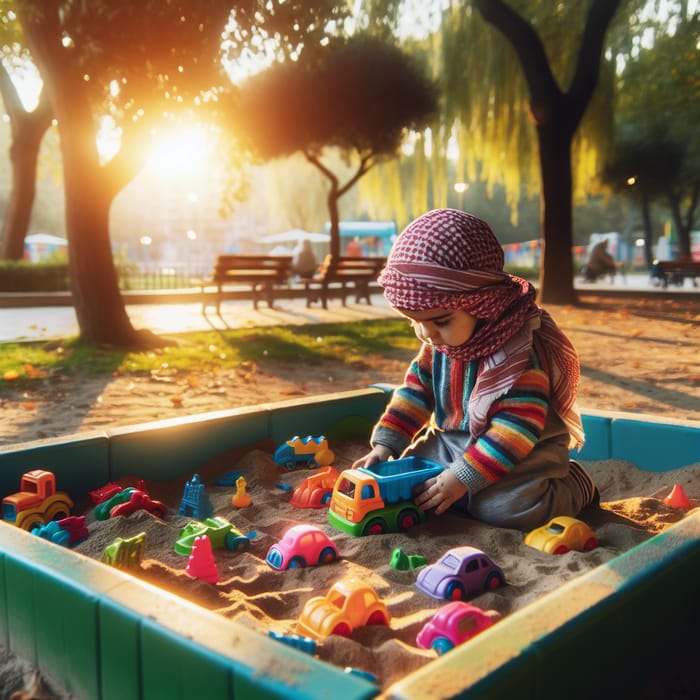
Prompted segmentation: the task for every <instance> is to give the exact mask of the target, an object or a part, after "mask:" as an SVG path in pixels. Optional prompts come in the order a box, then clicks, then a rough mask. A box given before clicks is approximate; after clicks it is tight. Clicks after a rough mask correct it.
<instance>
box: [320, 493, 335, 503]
mask: <svg viewBox="0 0 700 700" xmlns="http://www.w3.org/2000/svg"><path fill="white" fill-rule="evenodd" d="M332 497H333V492H332V491H329V492H328V493H324V494H323V496H321V505H322V506H327V505H328V502H329V501H330V500H331V498H332Z"/></svg>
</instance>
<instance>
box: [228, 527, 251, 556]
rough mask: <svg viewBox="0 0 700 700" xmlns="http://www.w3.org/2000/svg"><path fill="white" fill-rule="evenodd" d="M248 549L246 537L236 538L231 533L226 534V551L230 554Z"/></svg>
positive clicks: (248, 542) (248, 541)
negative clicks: (230, 552)
mask: <svg viewBox="0 0 700 700" xmlns="http://www.w3.org/2000/svg"><path fill="white" fill-rule="evenodd" d="M249 548H250V540H249V539H248V538H247V537H236V535H234V534H232V533H230V532H229V533H227V534H226V549H228V550H230V551H232V552H243V551H245V550H246V549H249Z"/></svg>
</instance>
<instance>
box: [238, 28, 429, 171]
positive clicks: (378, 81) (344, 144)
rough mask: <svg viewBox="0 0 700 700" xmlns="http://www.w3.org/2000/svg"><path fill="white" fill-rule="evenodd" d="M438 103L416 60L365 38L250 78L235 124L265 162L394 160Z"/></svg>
mask: <svg viewBox="0 0 700 700" xmlns="http://www.w3.org/2000/svg"><path fill="white" fill-rule="evenodd" d="M436 100H437V90H436V86H435V85H434V84H433V83H432V81H431V80H430V79H429V78H428V77H427V75H426V73H425V71H424V70H423V69H422V68H421V66H420V65H419V64H418V62H417V61H416V60H415V59H413V58H412V57H410V56H408V55H407V54H405V53H403V52H402V51H401V50H399V49H398V48H396V47H394V46H392V45H391V44H387V43H386V42H384V41H381V40H377V39H375V38H373V37H370V36H367V35H358V36H355V37H352V38H350V39H348V40H347V41H333V42H331V43H330V45H329V46H328V48H326V49H325V50H323V51H322V52H321V51H318V52H315V53H313V54H312V55H310V56H308V55H307V54H306V53H304V54H302V57H301V58H300V59H299V60H298V61H296V62H291V61H288V62H284V63H279V64H276V65H274V66H272V67H271V68H269V69H267V70H266V71H263V72H261V73H259V74H257V75H255V76H253V77H252V78H250V79H248V80H247V81H246V82H245V83H244V84H243V85H242V86H241V95H240V98H239V101H238V102H237V104H236V115H235V116H234V122H235V124H236V125H237V126H238V127H239V129H240V131H241V133H242V134H244V135H245V136H246V137H247V139H248V144H249V145H250V147H251V149H252V150H253V151H255V152H256V153H258V154H259V155H260V156H261V157H262V158H263V159H265V160H267V159H270V158H277V157H280V156H286V155H290V154H292V153H295V152H297V151H302V152H308V153H311V154H314V155H318V154H320V153H321V152H322V151H323V149H324V148H325V147H327V146H337V147H338V148H340V149H342V150H344V151H346V152H348V153H352V152H357V153H359V154H361V155H363V154H372V155H374V156H381V155H389V156H393V155H395V154H396V152H397V150H398V148H399V146H400V145H401V142H402V140H403V138H404V135H405V133H406V130H407V129H420V128H422V127H424V126H425V125H426V123H427V120H428V119H430V117H431V116H432V115H433V114H434V112H435V110H436V107H437V102H436Z"/></svg>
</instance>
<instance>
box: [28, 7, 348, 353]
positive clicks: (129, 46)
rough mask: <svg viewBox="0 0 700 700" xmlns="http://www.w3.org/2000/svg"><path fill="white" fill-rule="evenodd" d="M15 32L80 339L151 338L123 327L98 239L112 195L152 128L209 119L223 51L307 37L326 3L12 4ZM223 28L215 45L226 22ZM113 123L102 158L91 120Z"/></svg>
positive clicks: (331, 11)
mask: <svg viewBox="0 0 700 700" xmlns="http://www.w3.org/2000/svg"><path fill="white" fill-rule="evenodd" d="M16 11H17V15H18V17H19V19H20V23H21V26H22V31H23V35H24V38H25V41H26V45H27V48H28V49H29V50H30V52H31V55H32V59H33V61H34V62H35V64H36V65H37V67H38V69H39V72H40V74H41V77H42V80H43V82H44V86H45V89H46V91H47V94H48V97H49V102H50V104H51V107H52V109H53V112H54V115H55V117H56V119H57V121H58V129H59V134H60V140H61V155H62V159H63V176H64V187H65V197H66V230H67V235H68V245H69V261H70V276H71V285H72V292H73V300H74V304H75V309H76V315H77V318H78V324H79V326H80V334H81V338H82V340H84V341H86V342H92V343H110V344H112V345H118V346H128V347H133V346H140V347H143V346H147V345H150V344H162V343H163V341H162V340H161V339H157V338H155V337H154V336H152V334H149V333H145V332H137V331H135V330H134V328H133V327H132V325H131V322H130V320H129V317H128V315H127V313H126V310H125V307H124V303H123V301H122V298H121V294H120V291H119V286H118V279H117V274H116V270H115V267H114V261H113V259H112V253H111V247H110V239H109V209H110V206H111V202H112V201H113V199H114V197H115V195H116V194H117V193H118V192H119V191H120V189H121V188H123V187H124V185H125V184H126V183H128V182H129V181H130V180H131V179H132V178H133V177H134V175H135V174H136V173H138V172H139V170H140V169H141V167H142V165H143V163H144V160H145V157H146V154H147V151H148V149H147V146H148V144H149V141H150V139H152V138H153V135H154V133H158V131H159V130H162V129H163V128H165V127H167V126H168V125H172V124H174V123H177V122H179V121H182V120H185V119H193V120H194V119H196V118H198V117H199V118H210V119H211V118H213V114H214V113H215V110H216V106H217V103H216V98H217V95H218V94H219V93H220V92H221V90H222V86H224V85H226V84H227V83H228V78H227V76H226V75H225V74H224V71H223V67H222V62H221V58H222V52H223V51H229V52H230V53H231V55H237V53H239V52H240V51H242V50H243V48H242V47H243V46H244V43H245V42H246V41H249V40H250V38H251V37H252V36H256V37H258V38H260V37H262V38H263V39H264V40H266V41H268V42H275V43H276V45H283V46H284V47H285V48H288V47H297V46H298V44H299V42H300V41H301V39H302V38H303V39H305V40H306V41H318V36H319V35H320V34H322V33H324V32H325V31H326V26H327V22H326V20H328V19H329V18H336V17H341V15H340V13H339V12H338V10H337V8H336V6H335V5H334V4H333V3H330V2H327V0H318V2H315V3H296V2H292V3H279V4H276V3H264V2H262V1H256V0H247V1H242V2H239V3H237V4H236V3H232V2H226V1H223V0H200V1H199V2H196V3H192V2H185V1H184V0H180V1H173V2H167V3H164V2H162V1H160V0H146V1H143V0H122V1H121V2H119V3H114V2H109V1H107V0H94V1H93V2H90V3H74V2H70V1H69V0H22V2H19V3H16ZM232 17H233V20H234V22H233V30H232V33H231V35H230V36H229V38H228V40H227V41H226V42H223V41H222V36H223V35H224V33H225V30H226V28H227V26H229V21H230V20H231V18H232ZM106 116H109V117H110V118H111V119H113V121H114V123H115V124H116V125H117V126H118V127H119V128H120V129H121V137H122V140H121V148H120V150H119V152H118V154H117V155H116V156H115V157H114V158H113V159H112V160H110V161H109V162H107V163H103V162H102V161H101V158H100V155H99V152H98V149H97V130H98V126H99V122H100V119H101V118H103V117H106Z"/></svg>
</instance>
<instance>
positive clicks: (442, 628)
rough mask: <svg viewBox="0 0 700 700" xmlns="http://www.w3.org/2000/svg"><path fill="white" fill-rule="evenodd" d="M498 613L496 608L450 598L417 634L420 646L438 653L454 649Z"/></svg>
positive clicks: (490, 621) (481, 628)
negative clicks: (486, 607)
mask: <svg viewBox="0 0 700 700" xmlns="http://www.w3.org/2000/svg"><path fill="white" fill-rule="evenodd" d="M500 619H501V615H500V613H499V612H497V611H496V610H487V611H484V610H482V609H481V608H478V607H477V606H476V605H472V604H471V603H466V602H464V601H463V600H453V601H452V602H451V603H448V604H447V605H444V606H443V607H442V608H440V610H438V611H437V612H436V613H435V615H433V617H432V619H431V620H430V621H429V622H427V623H426V624H425V625H424V626H423V628H422V629H421V631H420V632H419V633H418V636H417V637H416V644H418V646H419V647H420V648H421V649H434V650H435V651H436V652H437V653H438V654H444V653H445V652H447V651H449V650H450V649H453V648H454V647H456V646H458V645H460V644H463V643H464V642H466V641H467V640H469V639H471V638H472V637H473V636H474V635H477V634H479V632H481V631H482V630H485V629H486V628H487V627H491V625H492V624H493V623H494V622H496V621H497V620H500Z"/></svg>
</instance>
